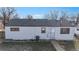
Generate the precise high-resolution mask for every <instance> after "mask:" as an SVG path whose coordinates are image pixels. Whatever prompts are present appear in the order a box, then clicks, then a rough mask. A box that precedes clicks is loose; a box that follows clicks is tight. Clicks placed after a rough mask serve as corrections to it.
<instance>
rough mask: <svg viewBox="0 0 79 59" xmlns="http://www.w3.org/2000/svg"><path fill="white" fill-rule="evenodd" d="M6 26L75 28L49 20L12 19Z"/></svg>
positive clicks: (66, 23)
mask: <svg viewBox="0 0 79 59" xmlns="http://www.w3.org/2000/svg"><path fill="white" fill-rule="evenodd" d="M6 26H28V27H29V26H32V27H38V26H46V27H62V26H63V27H74V26H75V25H73V24H72V23H70V22H68V21H67V22H62V23H61V21H59V20H47V19H12V20H10V21H9V23H8V24H6Z"/></svg>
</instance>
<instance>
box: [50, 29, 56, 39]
mask: <svg viewBox="0 0 79 59" xmlns="http://www.w3.org/2000/svg"><path fill="white" fill-rule="evenodd" d="M50 38H51V39H55V29H52V30H51V31H50Z"/></svg>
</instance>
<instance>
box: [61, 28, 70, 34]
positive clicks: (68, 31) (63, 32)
mask: <svg viewBox="0 0 79 59" xmlns="http://www.w3.org/2000/svg"><path fill="white" fill-rule="evenodd" d="M64 29H65V30H64ZM65 31H66V32H65ZM60 34H70V28H60Z"/></svg>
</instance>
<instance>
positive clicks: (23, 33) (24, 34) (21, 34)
mask: <svg viewBox="0 0 79 59" xmlns="http://www.w3.org/2000/svg"><path fill="white" fill-rule="evenodd" d="M19 28H20V31H17V32H15V31H10V27H5V38H6V39H35V36H36V35H38V36H40V39H50V37H49V34H48V33H49V31H50V27H49V28H48V27H46V33H41V27H19Z"/></svg>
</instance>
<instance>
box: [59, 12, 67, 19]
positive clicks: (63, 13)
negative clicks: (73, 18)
mask: <svg viewBox="0 0 79 59" xmlns="http://www.w3.org/2000/svg"><path fill="white" fill-rule="evenodd" d="M60 20H64V21H65V20H68V14H67V12H66V11H61V17H60Z"/></svg>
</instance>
